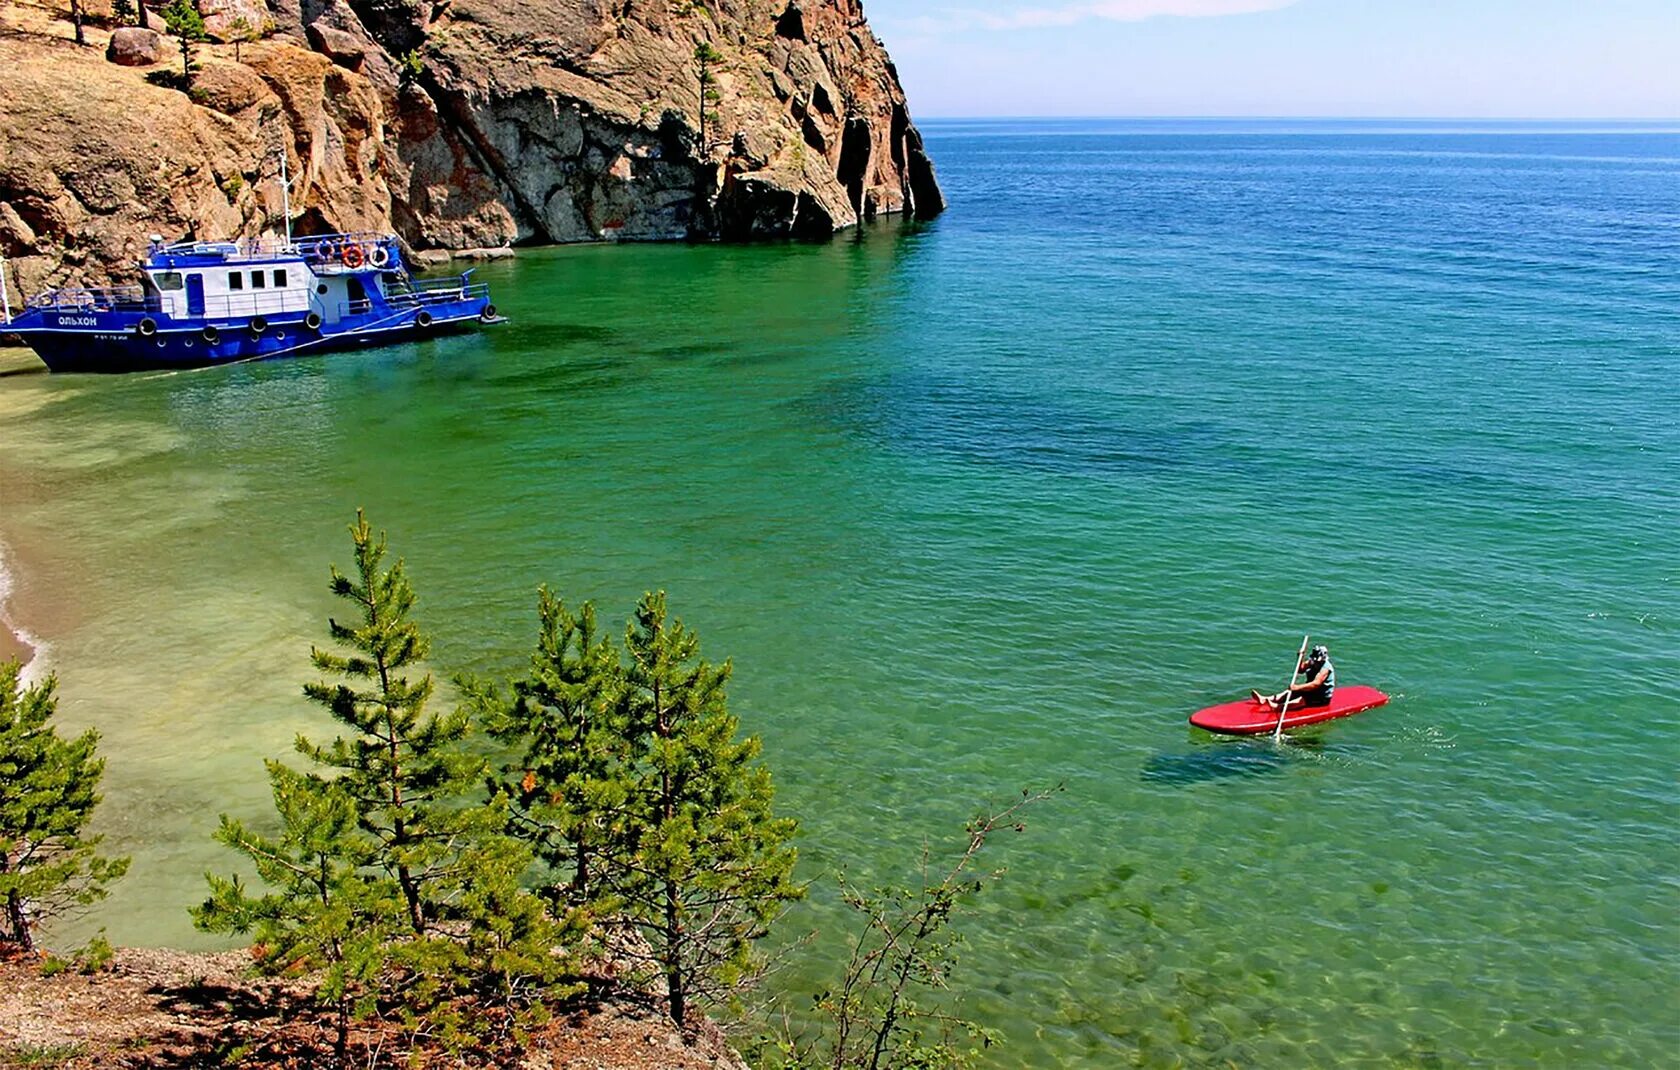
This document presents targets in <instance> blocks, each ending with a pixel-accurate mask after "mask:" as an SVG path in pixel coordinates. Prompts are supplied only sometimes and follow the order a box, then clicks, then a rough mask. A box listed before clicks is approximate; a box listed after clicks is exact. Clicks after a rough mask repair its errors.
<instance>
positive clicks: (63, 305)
mask: <svg viewBox="0 0 1680 1070" xmlns="http://www.w3.org/2000/svg"><path fill="white" fill-rule="evenodd" d="M24 307H25V308H26V309H29V310H32V311H41V312H157V311H159V310H160V308H161V307H162V306H161V300H160V299H159V298H158V296H157V295H156V294H152V295H150V296H148V295H147V293H146V290H145V288H144V287H141V286H92V287H67V288H64V289H58V290H47V291H45V292H43V293H38V294H36V295H35V296H34V297H31V298H30V299H29V301H28V303H27V304H26V305H25V306H24Z"/></svg>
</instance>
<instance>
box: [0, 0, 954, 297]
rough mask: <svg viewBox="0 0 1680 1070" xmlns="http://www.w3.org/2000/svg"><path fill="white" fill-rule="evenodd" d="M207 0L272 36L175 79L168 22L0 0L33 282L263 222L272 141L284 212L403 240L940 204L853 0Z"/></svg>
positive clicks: (799, 231) (276, 204)
mask: <svg viewBox="0 0 1680 1070" xmlns="http://www.w3.org/2000/svg"><path fill="white" fill-rule="evenodd" d="M84 3H85V6H86V8H87V9H88V10H89V11H90V12H91V13H93V14H95V15H98V14H100V13H101V6H100V2H99V0H84ZM198 5H199V8H200V10H201V11H202V12H203V13H204V14H205V17H206V23H207V24H208V26H209V28H210V31H211V33H212V35H213V37H217V36H219V37H222V38H230V39H231V38H232V37H234V36H237V35H238V29H239V27H240V26H241V24H243V25H245V26H251V27H253V28H256V29H258V30H260V32H261V35H262V36H263V39H262V40H259V41H256V42H246V43H243V44H240V45H239V46H238V55H237V58H236V56H235V50H236V46H235V45H234V44H233V43H232V42H231V40H229V41H226V42H218V41H214V40H213V41H212V43H209V44H206V45H202V46H199V48H198V50H197V60H198V62H199V64H200V65H201V69H200V71H199V72H198V74H197V76H196V78H195V80H194V84H193V87H192V88H191V90H190V92H189V91H183V89H182V88H180V87H179V86H176V85H171V84H169V78H170V73H171V72H172V71H175V70H178V69H179V67H180V63H181V59H180V54H179V52H178V50H177V49H176V47H175V44H174V42H172V41H170V40H168V39H162V40H157V39H156V38H155V37H154V36H153V35H150V34H147V33H146V32H145V31H139V30H123V31H121V32H119V33H118V34H117V35H116V37H117V40H116V41H114V42H112V41H111V38H112V32H111V27H110V26H109V24H105V25H100V24H90V25H89V26H88V27H86V30H85V36H86V41H87V43H86V44H85V45H82V46H78V45H76V44H74V43H72V41H71V39H70V38H71V27H70V24H69V23H68V22H67V21H66V20H65V19H64V17H63V15H64V12H63V11H60V10H58V9H56V8H53V7H50V6H49V7H48V8H42V7H40V6H38V5H36V4H34V3H30V4H24V3H11V2H5V0H0V68H3V69H5V70H6V71H7V72H8V73H7V76H6V77H5V78H4V79H0V251H4V252H5V254H6V255H7V256H8V257H9V258H11V260H12V266H13V269H14V270H13V277H14V279H15V280H17V281H20V282H21V283H22V284H23V285H24V286H25V287H27V288H30V289H36V288H39V287H41V286H44V285H48V284H54V283H61V282H67V281H68V282H84V283H96V282H100V281H104V280H105V279H108V278H113V277H116V278H121V277H123V276H124V274H125V273H126V272H127V271H128V270H130V269H131V265H132V262H133V261H134V259H135V258H136V257H137V256H138V255H139V253H140V251H141V249H142V248H143V245H144V242H145V238H146V236H147V235H148V234H151V233H158V234H163V235H165V236H166V237H170V238H174V237H177V236H182V235H189V234H190V235H193V236H197V237H204V238H229V237H237V236H244V235H251V234H258V233H264V232H269V233H272V232H276V231H278V230H279V229H280V227H281V225H282V219H281V216H282V214H283V213H282V212H281V208H280V194H279V184H278V161H279V154H280V152H281V151H282V150H284V151H285V152H286V153H287V156H288V161H289V164H290V171H291V173H292V175H293V177H294V186H293V191H292V202H291V204H292V213H293V217H294V220H293V221H294V226H295V227H296V228H297V229H298V230H299V231H300V232H310V231H322V230H395V231H396V232H397V233H399V234H400V235H401V236H402V237H403V238H404V240H405V241H406V242H407V243H408V244H409V245H410V247H411V248H412V249H413V250H415V251H425V250H433V249H442V250H450V249H463V248H472V247H485V246H492V247H493V246H504V245H510V244H517V243H540V242H570V241H592V240H615V239H623V240H665V239H682V238H689V239H703V240H704V239H723V240H749V239H760V238H780V237H824V236H827V235H829V234H832V233H834V232H835V231H837V230H840V229H842V228H845V227H849V226H852V225H854V224H855V223H857V222H858V221H859V220H860V219H865V218H869V217H872V216H876V215H882V214H888V213H910V214H914V215H917V216H922V217H927V216H931V215H933V214H936V213H937V212H939V211H940V210H942V209H943V207H944V199H943V197H942V195H941V193H940V190H939V185H938V182H937V180H936V179H935V177H934V171H933V165H932V164H931V162H930V161H929V160H928V157H927V154H926V152H925V151H924V149H923V146H922V140H921V136H920V135H919V134H918V133H917V131H916V129H915V127H914V126H913V125H912V124H911V121H910V116H909V111H908V108H907V105H906V102H905V98H904V93H903V90H902V89H901V87H900V85H899V82H898V75H897V72H896V70H895V69H894V68H893V65H892V61H891V60H890V59H889V58H888V56H887V53H886V50H885V48H884V47H883V46H882V45H881V43H880V41H879V40H878V39H876V37H875V36H874V34H873V33H871V31H870V29H869V27H868V24H867V23H866V22H865V20H864V17H863V12H862V9H861V5H860V3H859V2H858V0H533V2H529V3H524V2H520V0H266V2H265V0H198ZM66 10H67V5H66ZM150 21H151V24H152V26H153V27H154V28H161V20H160V19H159V17H158V15H157V13H156V11H155V10H154V11H153V12H152V13H151V18H150ZM107 46H109V47H107ZM700 50H704V51H705V52H706V53H707V55H708V56H709V58H708V59H707V60H706V61H705V62H704V63H702V61H701V60H700V59H698V58H697V56H698V55H699V54H700ZM107 56H109V57H111V58H109V59H108V58H107ZM703 70H704V72H705V77H706V78H707V79H708V81H707V82H703V81H702V77H703V75H702V71H703Z"/></svg>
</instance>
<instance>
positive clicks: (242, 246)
mask: <svg viewBox="0 0 1680 1070" xmlns="http://www.w3.org/2000/svg"><path fill="white" fill-rule="evenodd" d="M140 273H141V281H140V285H138V286H113V287H101V288H97V289H58V290H50V291H48V292H46V293H42V294H37V295H35V296H34V297H31V298H30V299H29V300H28V301H27V302H26V303H25V305H24V307H23V310H22V311H20V312H19V313H18V314H17V315H16V316H15V317H14V316H12V315H11V313H10V309H9V307H8V309H7V311H6V316H7V318H6V320H5V321H3V322H0V333H10V334H16V335H18V336H19V337H21V338H22V339H23V341H24V342H25V343H26V344H27V345H28V346H29V347H30V348H32V349H33V350H35V352H36V353H37V354H39V355H40V357H41V359H42V360H43V361H44V362H46V365H47V367H48V368H50V369H52V370H53V371H55V372H126V371H138V370H142V369H156V368H196V367H204V366H207V365H214V364H231V363H233V362H235V361H244V360H254V359H258V358H263V357H280V356H290V355H293V354H299V353H313V352H318V351H321V350H326V349H341V348H345V347H349V346H361V345H374V344H378V343H383V342H387V341H393V340H397V339H401V338H410V337H415V336H424V335H429V334H433V333H436V332H440V331H445V330H450V329H459V328H462V327H466V326H470V325H474V324H480V323H496V322H500V320H501V317H499V316H497V315H496V309H495V306H494V305H492V304H491V303H490V290H489V287H488V286H485V285H483V284H482V283H474V282H473V281H472V279H471V275H472V272H471V271H468V272H465V273H463V274H460V275H456V276H450V277H447V278H438V279H418V278H416V277H415V276H414V275H413V273H412V272H410V271H409V269H408V267H407V265H406V264H405V263H404V261H403V257H402V251H401V248H400V247H399V245H398V243H397V240H396V238H395V237H393V236H391V235H374V234H322V235H311V236H308V237H298V238H295V239H294V238H291V237H289V236H288V237H287V238H284V239H281V238H267V239H248V240H245V241H238V242H183V243H178V244H173V245H170V244H165V243H164V242H163V240H162V239H161V238H159V237H156V236H154V237H153V238H152V243H151V248H150V250H149V251H148V253H147V256H146V259H145V260H144V261H143V262H142V263H141V265H140ZM0 285H3V283H0ZM8 306H9V302H8Z"/></svg>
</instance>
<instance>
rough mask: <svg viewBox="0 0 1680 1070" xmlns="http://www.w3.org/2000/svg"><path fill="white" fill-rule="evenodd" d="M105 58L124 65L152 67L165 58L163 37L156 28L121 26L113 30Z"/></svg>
mask: <svg viewBox="0 0 1680 1070" xmlns="http://www.w3.org/2000/svg"><path fill="white" fill-rule="evenodd" d="M105 58H106V59H108V60H110V61H111V62H112V63H117V64H121V65H122V66H124V67H150V66H151V65H152V64H154V63H158V62H160V61H161V60H162V59H163V37H162V36H161V35H160V34H159V33H158V32H157V31H156V30H143V29H141V28H140V27H138V26H122V27H119V28H117V29H115V30H113V31H111V43H110V44H109V45H107V46H106V47H105Z"/></svg>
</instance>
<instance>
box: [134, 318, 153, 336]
mask: <svg viewBox="0 0 1680 1070" xmlns="http://www.w3.org/2000/svg"><path fill="white" fill-rule="evenodd" d="M135 329H136V330H138V331H139V332H140V337H142V338H150V337H151V336H152V335H154V334H156V333H157V320H155V319H153V318H152V317H150V316H146V317H144V318H143V319H141V320H140V326H138V327H137V328H135Z"/></svg>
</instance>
